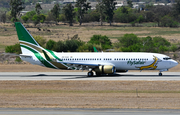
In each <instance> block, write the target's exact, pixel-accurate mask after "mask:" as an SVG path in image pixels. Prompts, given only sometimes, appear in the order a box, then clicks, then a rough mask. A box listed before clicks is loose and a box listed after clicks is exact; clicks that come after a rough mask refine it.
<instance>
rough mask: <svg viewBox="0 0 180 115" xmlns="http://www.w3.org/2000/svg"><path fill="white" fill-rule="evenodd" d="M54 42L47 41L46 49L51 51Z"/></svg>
mask: <svg viewBox="0 0 180 115" xmlns="http://www.w3.org/2000/svg"><path fill="white" fill-rule="evenodd" d="M55 44H56V42H55V41H54V40H49V41H47V43H46V49H49V50H53V48H54V46H55Z"/></svg>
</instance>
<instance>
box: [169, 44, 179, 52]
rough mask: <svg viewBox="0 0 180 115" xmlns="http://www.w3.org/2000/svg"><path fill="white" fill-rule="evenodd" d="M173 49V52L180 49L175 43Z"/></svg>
mask: <svg viewBox="0 0 180 115" xmlns="http://www.w3.org/2000/svg"><path fill="white" fill-rule="evenodd" d="M171 50H172V51H173V52H175V51H176V50H178V47H177V46H176V45H174V44H173V45H172V46H171Z"/></svg>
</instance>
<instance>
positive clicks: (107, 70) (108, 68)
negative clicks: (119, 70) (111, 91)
mask: <svg viewBox="0 0 180 115" xmlns="http://www.w3.org/2000/svg"><path fill="white" fill-rule="evenodd" d="M94 71H95V72H96V73H98V74H114V73H115V72H116V68H115V67H114V66H112V65H102V66H99V67H97V68H95V70H94Z"/></svg>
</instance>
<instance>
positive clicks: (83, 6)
mask: <svg viewBox="0 0 180 115" xmlns="http://www.w3.org/2000/svg"><path fill="white" fill-rule="evenodd" d="M86 1H87V0H77V2H76V4H75V6H76V7H77V16H78V21H79V25H81V24H82V19H83V17H84V14H85V13H86V12H87V10H88V9H90V8H91V6H90V3H88V2H87V3H86Z"/></svg>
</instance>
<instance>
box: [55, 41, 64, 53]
mask: <svg viewBox="0 0 180 115" xmlns="http://www.w3.org/2000/svg"><path fill="white" fill-rule="evenodd" d="M54 50H55V51H57V52H66V51H67V47H66V45H65V44H64V42H63V41H58V42H56V44H55V46H54Z"/></svg>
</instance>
